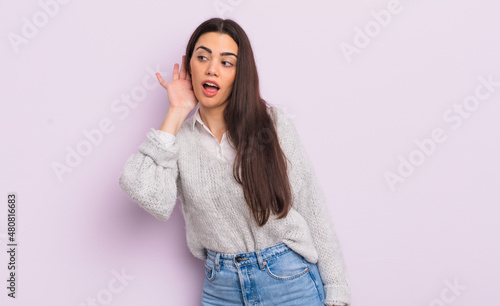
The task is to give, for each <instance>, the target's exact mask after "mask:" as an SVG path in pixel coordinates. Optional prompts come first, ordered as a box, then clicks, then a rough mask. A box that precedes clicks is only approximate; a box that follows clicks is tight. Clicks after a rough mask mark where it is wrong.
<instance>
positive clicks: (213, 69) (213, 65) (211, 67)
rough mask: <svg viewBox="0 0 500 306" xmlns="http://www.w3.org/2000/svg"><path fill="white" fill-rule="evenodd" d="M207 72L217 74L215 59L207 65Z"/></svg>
mask: <svg viewBox="0 0 500 306" xmlns="http://www.w3.org/2000/svg"><path fill="white" fill-rule="evenodd" d="M207 74H208V75H214V76H217V75H219V72H218V71H217V62H216V61H211V62H210V65H208V67H207Z"/></svg>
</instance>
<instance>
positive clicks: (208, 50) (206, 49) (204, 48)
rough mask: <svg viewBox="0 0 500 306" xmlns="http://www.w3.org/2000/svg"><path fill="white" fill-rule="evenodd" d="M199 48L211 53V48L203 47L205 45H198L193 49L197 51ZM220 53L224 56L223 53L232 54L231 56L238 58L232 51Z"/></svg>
mask: <svg viewBox="0 0 500 306" xmlns="http://www.w3.org/2000/svg"><path fill="white" fill-rule="evenodd" d="M200 48H201V49H203V50H205V51H207V52H208V53H210V54H212V50H210V49H209V48H207V47H205V46H199V47H198V48H196V50H195V51H197V50H198V49H200ZM220 55H221V56H225V55H232V56H234V57H236V58H238V55H236V54H234V53H233V52H222V53H221V54H220Z"/></svg>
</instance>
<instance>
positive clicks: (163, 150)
mask: <svg viewBox="0 0 500 306" xmlns="http://www.w3.org/2000/svg"><path fill="white" fill-rule="evenodd" d="M157 77H158V81H159V82H160V84H161V85H162V86H163V87H164V88H165V89H166V90H167V93H168V98H169V102H170V106H169V109H168V112H167V114H166V117H165V120H164V121H163V123H162V124H161V125H160V127H159V129H151V131H149V133H148V134H147V137H146V140H145V142H144V143H143V144H142V145H141V146H140V147H139V152H137V153H136V154H134V155H132V156H131V157H130V158H129V159H128V160H127V162H126V164H125V167H124V170H123V173H122V175H121V177H120V180H119V183H120V186H121V188H122V189H123V191H124V192H125V193H126V194H127V195H128V196H129V197H130V198H132V199H133V200H134V201H136V202H137V203H139V204H140V205H141V206H142V207H143V208H144V209H145V210H147V211H148V212H150V213H151V214H153V215H154V216H156V217H157V218H159V219H162V220H166V219H168V218H169V216H170V214H171V212H172V209H173V207H174V205H175V203H176V199H177V198H180V199H181V201H182V209H183V213H184V218H185V221H186V235H187V243H188V246H189V249H190V250H191V252H192V253H193V255H194V256H195V257H197V258H200V259H203V260H205V266H206V277H205V280H204V284H203V293H202V305H224V306H227V305H301V306H302V305H307V306H312V305H348V304H349V303H350V291H349V283H348V278H347V275H346V271H345V266H344V262H343V258H342V252H341V250H340V246H339V243H338V239H337V237H336V234H335V233H334V230H333V226H331V224H330V219H329V215H328V210H327V207H326V205H325V200H324V197H323V194H322V191H321V188H320V186H319V184H318V182H317V179H316V176H315V174H314V170H313V168H312V166H311V163H310V161H309V159H308V157H307V154H306V151H305V149H304V147H303V145H302V143H301V141H300V139H299V136H298V133H297V131H296V129H295V126H294V124H293V122H292V121H291V120H290V119H289V118H288V116H287V115H286V114H285V113H284V112H283V111H282V110H280V109H278V108H276V107H274V106H270V105H268V104H267V103H266V102H265V101H264V100H263V99H262V98H261V97H260V93H259V79H258V76H257V69H256V66H255V60H254V56H253V52H252V48H251V46H250V42H249V40H248V37H247V35H246V34H245V32H244V31H243V29H242V28H241V27H240V26H239V25H238V24H237V23H236V22H234V21H232V20H228V19H225V20H223V19H219V18H214V19H210V20H207V21H205V22H204V23H202V24H201V25H200V26H199V27H198V28H197V29H196V30H195V31H194V33H193V35H192V36H191V39H190V40H189V43H188V45H187V47H186V55H185V56H183V57H182V64H181V67H180V71H179V65H178V64H175V65H174V71H173V75H172V82H170V83H167V82H166V81H164V80H163V78H162V77H161V75H160V74H157ZM196 106H198V108H197V109H196V112H195V113H194V115H193V116H191V117H189V118H188V119H186V118H187V116H188V114H189V113H190V112H191V111H192V110H193V109H195V108H196Z"/></svg>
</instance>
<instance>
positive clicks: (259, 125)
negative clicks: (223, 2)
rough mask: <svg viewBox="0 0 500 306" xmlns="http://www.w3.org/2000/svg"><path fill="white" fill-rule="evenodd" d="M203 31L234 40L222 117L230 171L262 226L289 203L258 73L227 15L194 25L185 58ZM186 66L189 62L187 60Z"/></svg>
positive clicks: (283, 212) (282, 157)
mask: <svg viewBox="0 0 500 306" xmlns="http://www.w3.org/2000/svg"><path fill="white" fill-rule="evenodd" d="M208 32H216V33H221V34H227V35H229V36H230V37H231V38H232V39H233V40H234V41H235V42H236V44H237V45H238V60H237V61H236V76H235V80H234V84H233V90H232V92H231V96H230V97H229V102H228V104H227V106H226V108H225V109H224V120H225V123H226V126H227V130H228V135H229V139H230V141H231V142H232V143H233V145H234V146H235V149H236V152H237V153H236V157H235V161H234V166H233V176H234V178H235V179H236V181H237V182H238V183H239V184H241V185H242V186H243V191H244V195H245V200H246V202H247V204H248V205H249V207H250V209H251V211H252V214H253V217H254V218H255V221H256V222H257V223H258V224H259V225H260V226H263V225H264V224H266V222H267V221H268V220H269V217H270V215H271V214H272V213H274V214H276V215H277V216H278V218H284V217H286V215H287V214H288V212H289V210H290V208H291V205H292V196H291V187H290V181H289V178H288V174H287V159H286V156H285V154H284V153H283V151H282V149H281V147H280V145H279V141H278V136H277V132H276V128H275V126H274V124H273V121H272V119H271V117H270V116H269V114H268V112H267V103H266V101H264V99H262V98H261V96H260V90H259V77H258V75H257V67H256V65H255V59H254V56H253V51H252V47H251V45H250V41H249V39H248V37H247V35H246V33H245V31H243V29H242V28H241V27H240V26H239V25H238V24H237V23H236V22H234V21H233V20H230V19H221V18H212V19H209V20H207V21H205V22H203V23H202V24H201V25H199V26H198V28H197V29H196V30H195V31H194V33H193V35H191V38H190V39H189V42H188V44H187V47H186V63H190V61H191V57H192V55H193V50H194V47H195V45H196V42H197V41H198V38H199V37H200V36H201V35H203V34H205V33H208ZM187 68H188V72H189V73H191V71H190V65H189V64H188V65H187Z"/></svg>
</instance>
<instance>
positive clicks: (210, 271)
mask: <svg viewBox="0 0 500 306" xmlns="http://www.w3.org/2000/svg"><path fill="white" fill-rule="evenodd" d="M205 277H206V278H207V280H209V281H213V280H214V278H215V264H214V263H213V262H212V261H210V260H208V259H207V260H206V261H205Z"/></svg>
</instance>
